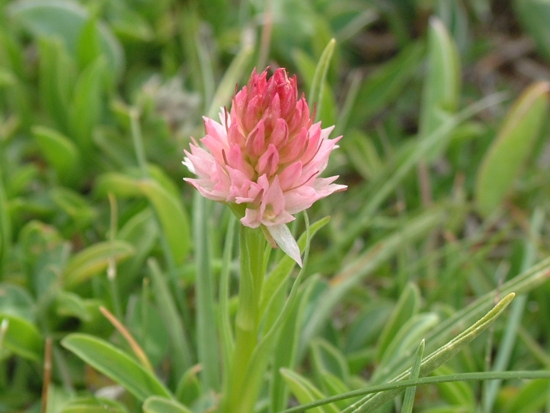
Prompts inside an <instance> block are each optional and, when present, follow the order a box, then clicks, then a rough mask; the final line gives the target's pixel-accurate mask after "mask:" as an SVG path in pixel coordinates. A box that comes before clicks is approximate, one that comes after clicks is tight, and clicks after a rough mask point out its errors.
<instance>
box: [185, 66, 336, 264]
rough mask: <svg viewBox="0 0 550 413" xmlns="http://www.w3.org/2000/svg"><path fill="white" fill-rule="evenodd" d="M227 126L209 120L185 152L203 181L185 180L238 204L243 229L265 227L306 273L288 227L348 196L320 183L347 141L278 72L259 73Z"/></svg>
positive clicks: (225, 118)
mask: <svg viewBox="0 0 550 413" xmlns="http://www.w3.org/2000/svg"><path fill="white" fill-rule="evenodd" d="M220 120H221V123H218V122H216V121H214V120H212V119H209V118H206V117H205V118H204V125H205V129H206V136H205V137H203V138H202V139H201V140H200V141H201V143H202V144H203V146H204V147H201V146H199V144H198V143H197V142H195V141H193V143H192V144H191V148H190V149H191V150H190V152H189V151H185V154H186V158H185V160H184V164H185V165H187V167H188V168H189V170H190V171H191V172H193V173H194V174H196V175H197V178H192V179H185V180H186V181H187V182H189V183H190V184H191V185H193V186H194V187H195V188H197V190H199V192H200V193H201V194H202V195H203V196H205V197H206V198H209V199H212V200H214V201H218V202H224V203H227V204H230V205H231V206H232V207H233V210H234V211H237V212H238V214H239V215H240V219H241V223H242V224H243V225H245V226H248V227H251V228H257V227H260V226H261V227H262V229H264V232H265V231H267V233H268V234H269V236H270V237H271V238H272V239H273V240H274V241H275V242H276V244H277V245H279V246H280V247H281V249H283V251H285V252H286V253H287V254H288V255H290V256H291V257H292V258H293V259H294V260H296V262H298V263H299V264H300V265H301V260H300V251H299V248H298V245H297V244H296V241H295V240H294V238H293V237H292V235H291V234H290V231H289V230H288V228H287V227H286V224H287V223H288V222H290V221H292V220H294V217H293V215H294V214H296V213H298V212H301V211H303V210H305V209H307V208H309V207H310V206H311V205H312V204H313V203H314V202H315V201H317V200H319V199H321V198H324V197H326V196H328V195H330V194H332V193H333V192H336V191H342V190H345V189H346V186H345V185H337V184H334V183H333V182H334V181H335V180H336V179H337V178H338V176H333V177H330V178H320V177H319V175H320V174H321V172H323V170H324V169H325V168H326V166H327V163H328V158H329V155H330V153H331V152H332V150H333V149H334V148H336V147H337V146H336V143H337V142H338V141H339V140H340V138H341V137H338V138H336V139H328V136H329V134H330V132H331V131H332V129H333V128H334V127H330V128H326V129H321V123H320V122H318V123H314V122H313V119H312V116H311V114H310V111H309V106H308V104H307V102H306V100H305V98H304V97H303V96H302V97H298V88H297V84H296V76H293V77H291V78H289V77H288V74H287V72H286V70H285V69H278V70H276V71H275V73H274V74H273V75H272V76H271V77H270V78H269V79H268V77H267V71H264V72H262V73H260V74H258V73H256V71H255V70H254V71H253V72H252V75H251V77H250V80H249V81H248V84H247V85H246V86H244V87H243V88H242V89H241V90H240V91H239V92H238V93H237V94H236V95H235V97H234V98H233V101H232V106H231V111H230V112H228V111H227V109H222V111H221V113H220Z"/></svg>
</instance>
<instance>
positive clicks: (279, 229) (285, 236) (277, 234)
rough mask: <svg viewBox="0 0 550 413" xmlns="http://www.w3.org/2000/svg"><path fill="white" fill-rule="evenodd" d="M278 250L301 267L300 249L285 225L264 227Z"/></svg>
mask: <svg viewBox="0 0 550 413" xmlns="http://www.w3.org/2000/svg"><path fill="white" fill-rule="evenodd" d="M266 228H267V230H268V231H269V233H270V234H271V236H272V237H273V239H274V240H275V242H276V243H277V245H278V246H279V248H281V249H282V250H283V251H284V252H285V254H286V255H288V256H289V257H290V258H292V259H293V260H294V261H296V263H297V264H298V265H299V266H300V267H301V266H302V257H300V247H298V244H297V243H296V240H295V239H294V237H293V236H292V234H291V233H290V230H289V229H288V227H287V226H286V225H285V224H280V225H273V226H269V227H266Z"/></svg>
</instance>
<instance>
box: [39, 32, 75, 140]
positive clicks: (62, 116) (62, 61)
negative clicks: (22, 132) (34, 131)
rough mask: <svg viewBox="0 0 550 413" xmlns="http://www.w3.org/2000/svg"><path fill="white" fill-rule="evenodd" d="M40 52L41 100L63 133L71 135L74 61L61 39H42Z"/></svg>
mask: <svg viewBox="0 0 550 413" xmlns="http://www.w3.org/2000/svg"><path fill="white" fill-rule="evenodd" d="M38 46H39V51H40V73H39V74H40V77H39V78H40V100H41V103H42V105H43V106H44V107H45V108H46V109H47V110H48V112H49V113H50V115H51V116H52V118H53V119H54V120H55V122H56V124H57V127H58V129H59V130H61V131H62V132H63V133H67V134H68V133H69V117H68V112H69V100H70V95H71V87H72V85H73V83H74V77H75V73H74V67H73V64H74V63H73V61H72V60H71V59H70V57H69V56H68V55H67V53H66V52H65V50H64V48H63V46H62V44H61V42H60V41H59V39H49V38H42V39H40V41H39V43H38Z"/></svg>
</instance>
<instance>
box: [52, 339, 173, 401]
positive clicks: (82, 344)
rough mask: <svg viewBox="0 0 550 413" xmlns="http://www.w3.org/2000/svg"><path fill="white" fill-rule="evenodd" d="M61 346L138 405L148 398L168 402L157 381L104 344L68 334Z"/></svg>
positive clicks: (125, 355) (119, 352)
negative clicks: (152, 397)
mask: <svg viewBox="0 0 550 413" xmlns="http://www.w3.org/2000/svg"><path fill="white" fill-rule="evenodd" d="M61 344H62V345H63V347H65V348H66V349H68V350H70V351H72V352H73V353H75V354H76V355H77V356H78V357H80V358H81V359H82V360H84V361H85V362H86V363H88V364H89V365H90V366H92V367H93V368H95V369H96V370H97V371H99V372H101V373H103V374H105V375H106V376H107V377H109V378H111V379H112V380H114V381H115V382H117V383H118V384H120V385H121V386H123V387H124V388H125V389H126V390H128V391H129V392H130V393H132V394H133V395H134V396H135V397H137V398H138V399H139V400H141V401H143V400H145V399H147V398H148V397H150V396H162V397H165V398H172V395H171V394H170V392H169V391H168V389H166V387H164V385H163V384H162V383H161V382H160V381H159V379H158V378H157V377H155V376H154V375H153V374H152V373H151V372H149V371H148V370H147V369H145V368H144V367H142V366H141V365H140V364H139V363H137V362H136V361H135V360H134V359H133V358H131V357H130V356H128V355H127V354H126V353H125V352H123V351H122V350H119V349H117V348H116V347H114V346H113V345H111V344H109V343H107V342H106V341H103V340H100V339H98V338H95V337H93V336H89V335H85V334H70V335H68V336H67V337H65V338H64V339H63V340H62V341H61Z"/></svg>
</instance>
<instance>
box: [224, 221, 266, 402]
mask: <svg viewBox="0 0 550 413" xmlns="http://www.w3.org/2000/svg"><path fill="white" fill-rule="evenodd" d="M265 245H266V241H265V238H264V235H263V233H262V231H261V229H260V228H256V229H252V228H247V227H241V232H240V264H241V281H240V286H239V308H238V310H237V315H236V318H235V348H234V351H233V355H232V359H231V365H230V371H229V383H228V386H227V390H228V391H227V393H226V401H225V403H224V407H225V408H224V409H223V412H224V413H237V412H238V413H249V412H252V409H253V407H254V405H253V403H254V401H253V400H252V401H251V400H249V399H247V400H243V398H242V397H241V396H240V394H241V392H242V389H243V388H246V387H247V385H248V383H247V378H248V377H247V375H246V372H247V370H248V365H249V363H250V359H251V357H252V353H253V352H254V349H255V348H256V345H257V342H258V325H259V321H260V320H259V316H258V314H259V308H260V297H261V291H262V284H263V279H264V275H265V266H264V250H265Z"/></svg>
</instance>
